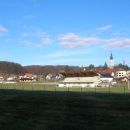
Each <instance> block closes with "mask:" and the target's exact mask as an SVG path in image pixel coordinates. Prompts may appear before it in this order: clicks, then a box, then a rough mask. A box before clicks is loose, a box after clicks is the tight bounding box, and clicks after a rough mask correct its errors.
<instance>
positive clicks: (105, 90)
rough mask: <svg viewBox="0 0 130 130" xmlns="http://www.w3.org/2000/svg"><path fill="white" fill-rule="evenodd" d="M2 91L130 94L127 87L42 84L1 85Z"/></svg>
mask: <svg viewBox="0 0 130 130" xmlns="http://www.w3.org/2000/svg"><path fill="white" fill-rule="evenodd" d="M0 89H9V90H12V89H13V90H25V91H56V92H57V91H58V92H62V91H63V92H66V91H67V92H68V91H69V92H82V93H83V92H85V93H86V92H87V93H88V92H94V93H122V94H127V93H130V89H128V88H127V85H124V84H122V85H120V86H114V87H104V88H102V87H97V88H81V87H72V88H66V87H63V88H62V87H58V86H46V85H40V84H37V85H36V84H35V85H34V84H31V83H24V84H23V83H17V84H0Z"/></svg>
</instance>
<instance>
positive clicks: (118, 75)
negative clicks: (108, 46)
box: [115, 70, 127, 78]
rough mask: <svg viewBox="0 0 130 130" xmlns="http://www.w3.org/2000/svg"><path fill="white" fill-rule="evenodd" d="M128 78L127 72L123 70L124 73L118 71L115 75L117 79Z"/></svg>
mask: <svg viewBox="0 0 130 130" xmlns="http://www.w3.org/2000/svg"><path fill="white" fill-rule="evenodd" d="M126 76H127V71H125V70H122V71H116V73H115V78H123V77H126Z"/></svg>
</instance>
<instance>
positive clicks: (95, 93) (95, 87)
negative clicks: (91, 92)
mask: <svg viewBox="0 0 130 130" xmlns="http://www.w3.org/2000/svg"><path fill="white" fill-rule="evenodd" d="M96 93H97V89H96V85H95V94H96Z"/></svg>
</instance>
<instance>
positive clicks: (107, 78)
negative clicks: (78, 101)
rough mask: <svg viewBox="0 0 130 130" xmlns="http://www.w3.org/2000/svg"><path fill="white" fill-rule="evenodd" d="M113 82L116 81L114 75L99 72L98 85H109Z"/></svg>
mask: <svg viewBox="0 0 130 130" xmlns="http://www.w3.org/2000/svg"><path fill="white" fill-rule="evenodd" d="M115 83H116V82H114V77H113V76H111V74H100V83H99V86H100V87H109V86H111V85H114V84H115Z"/></svg>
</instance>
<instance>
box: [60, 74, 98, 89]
mask: <svg viewBox="0 0 130 130" xmlns="http://www.w3.org/2000/svg"><path fill="white" fill-rule="evenodd" d="M99 81H100V77H99V76H94V77H67V78H65V79H64V80H63V81H62V82H59V87H76V86H79V87H95V86H97V85H98V83H99Z"/></svg>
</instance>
